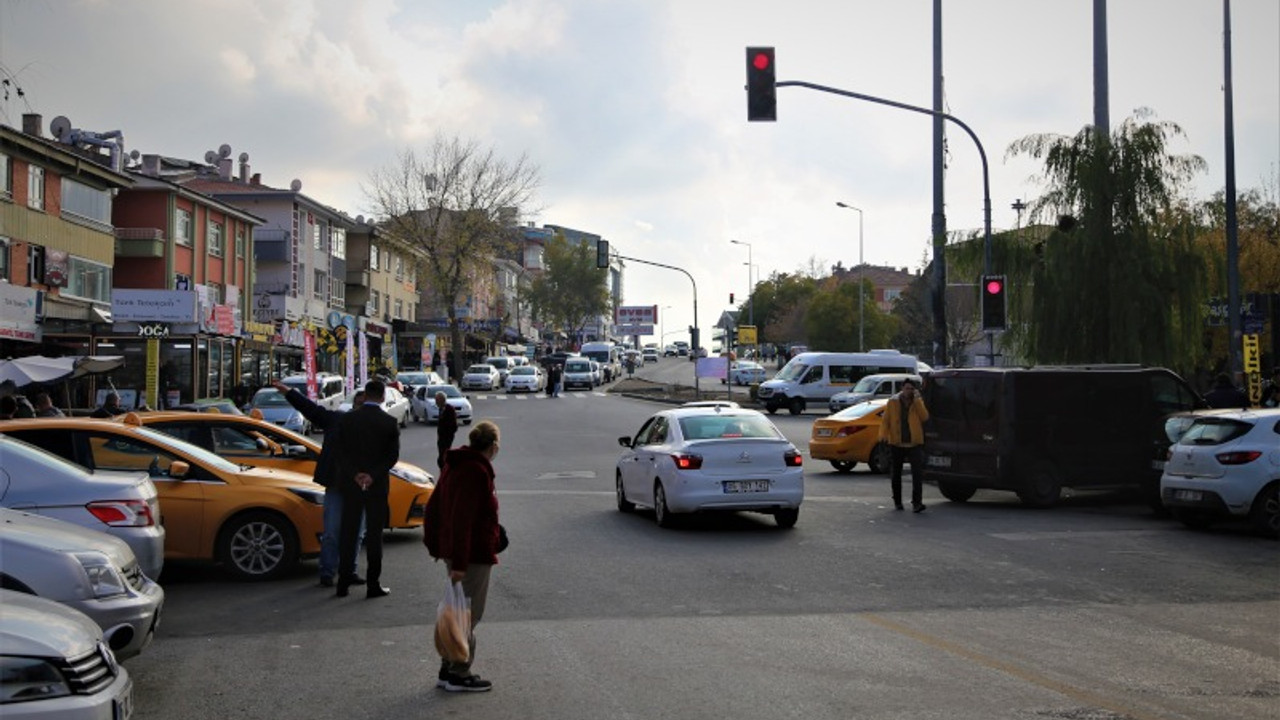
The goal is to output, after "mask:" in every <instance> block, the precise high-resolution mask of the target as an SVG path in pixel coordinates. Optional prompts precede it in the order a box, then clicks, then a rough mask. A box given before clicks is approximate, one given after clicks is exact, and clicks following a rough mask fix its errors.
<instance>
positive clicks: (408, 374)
mask: <svg viewBox="0 0 1280 720" xmlns="http://www.w3.org/2000/svg"><path fill="white" fill-rule="evenodd" d="M396 380H399V381H400V384H401V385H402V386H403V387H404V389H403V390H402V391H401V392H403V393H404V394H405V395H410V396H411V395H413V390H416V389H417V388H418V387H420V386H422V385H443V384H444V378H442V377H440V373H438V372H435V371H434V370H426V371H423V370H405V371H404V372H399V373H396Z"/></svg>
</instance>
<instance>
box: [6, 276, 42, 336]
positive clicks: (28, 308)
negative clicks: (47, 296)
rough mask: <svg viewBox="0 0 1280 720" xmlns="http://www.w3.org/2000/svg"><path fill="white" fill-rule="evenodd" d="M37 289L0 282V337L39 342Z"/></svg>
mask: <svg viewBox="0 0 1280 720" xmlns="http://www.w3.org/2000/svg"><path fill="white" fill-rule="evenodd" d="M38 297H39V291H38V290H33V289H31V288H25V287H18V286H17V285H10V284H9V283H0V338H6V339H9V340H22V341H24V342H40V341H41V339H42V328H41V326H40V324H39V323H37V322H36V301H37V299H38Z"/></svg>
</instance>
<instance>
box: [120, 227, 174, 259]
mask: <svg viewBox="0 0 1280 720" xmlns="http://www.w3.org/2000/svg"><path fill="white" fill-rule="evenodd" d="M115 236H116V249H115V254H116V257H132V258H162V257H164V251H165V247H166V245H168V241H167V240H165V237H164V233H163V232H162V231H160V230H159V229H157V228H116V230H115Z"/></svg>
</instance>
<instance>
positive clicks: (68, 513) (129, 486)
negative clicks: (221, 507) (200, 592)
mask: <svg viewBox="0 0 1280 720" xmlns="http://www.w3.org/2000/svg"><path fill="white" fill-rule="evenodd" d="M189 414H190V413H182V415H189ZM0 507H7V508H10V509H12V510H23V511H26V512H30V513H35V514H37V515H43V516H45V517H51V518H55V519H58V520H63V521H65V522H69V523H72V524H74V525H79V526H81V527H83V528H87V529H89V530H98V531H100V532H105V533H107V534H108V535H114V536H115V537H117V538H120V539H121V540H123V541H124V542H125V544H127V545H128V546H129V549H130V550H132V551H133V554H134V556H135V557H136V558H137V559H138V565H139V567H141V568H142V572H144V573H146V575H147V577H149V578H152V579H155V578H158V577H160V571H161V570H162V569H163V568H164V526H163V525H161V524H160V500H159V496H158V495H157V494H156V486H155V484H154V483H152V482H151V480H150V479H149V478H148V477H147V474H146V473H141V472H122V473H113V472H107V471H99V472H89V470H88V469H87V468H85V467H83V466H81V465H77V464H75V463H73V462H70V461H68V460H64V459H62V458H60V457H58V456H57V455H54V454H52V453H47V452H45V451H44V450H41V449H39V448H37V447H35V446H34V445H28V444H27V443H25V442H22V441H21V440H18V439H16V438H13V437H9V436H7V435H0Z"/></svg>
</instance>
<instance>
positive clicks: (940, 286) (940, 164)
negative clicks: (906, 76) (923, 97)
mask: <svg viewBox="0 0 1280 720" xmlns="http://www.w3.org/2000/svg"><path fill="white" fill-rule="evenodd" d="M942 112H943V92H942V0H933V113H934V114H933V292H931V293H930V294H929V295H930V297H931V298H932V299H933V363H934V364H935V365H937V366H939V367H945V366H946V365H947V355H948V348H947V213H946V204H945V201H944V196H945V194H946V193H945V190H944V185H945V183H944V177H945V168H946V160H945V154H946V142H947V134H946V122H945V119H944V118H943V116H942V114H941V113H942Z"/></svg>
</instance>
